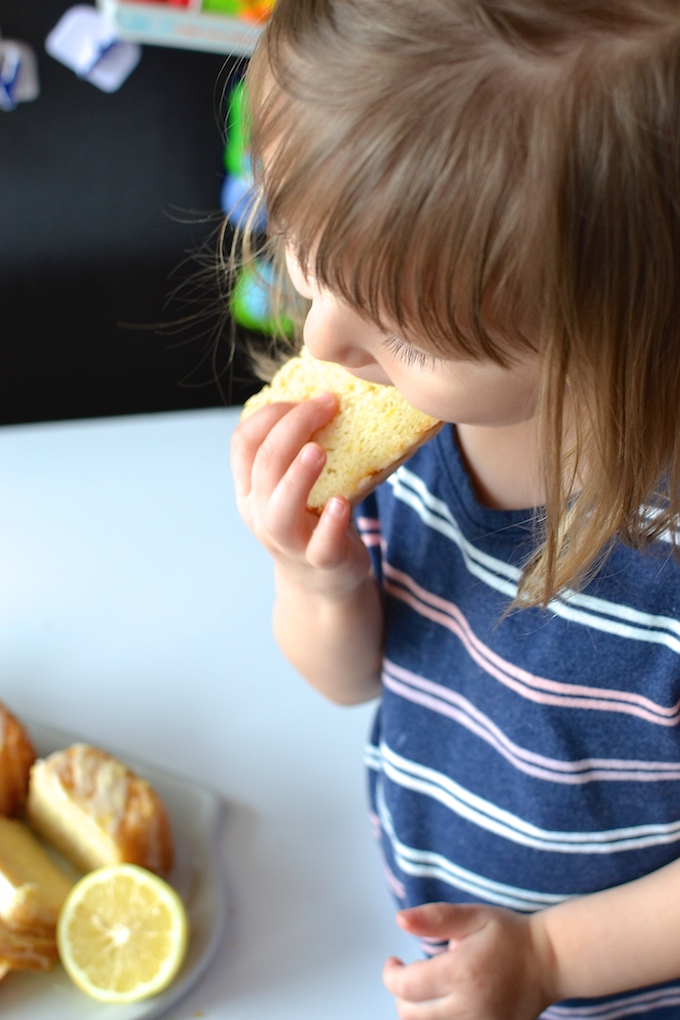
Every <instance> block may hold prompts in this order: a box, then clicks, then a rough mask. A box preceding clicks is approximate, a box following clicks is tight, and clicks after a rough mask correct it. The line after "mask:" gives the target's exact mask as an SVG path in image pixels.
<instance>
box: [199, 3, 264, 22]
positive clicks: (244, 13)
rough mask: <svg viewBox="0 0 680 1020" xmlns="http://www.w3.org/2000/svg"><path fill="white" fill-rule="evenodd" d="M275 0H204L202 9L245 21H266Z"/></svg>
mask: <svg viewBox="0 0 680 1020" xmlns="http://www.w3.org/2000/svg"><path fill="white" fill-rule="evenodd" d="M273 6H274V0H203V6H202V8H201V9H202V10H203V11H205V12H206V14H207V13H211V14H227V15H229V16H230V17H232V18H241V19H242V20H243V21H264V20H265V18H267V17H268V16H269V14H270V12H271V9H272V7H273Z"/></svg>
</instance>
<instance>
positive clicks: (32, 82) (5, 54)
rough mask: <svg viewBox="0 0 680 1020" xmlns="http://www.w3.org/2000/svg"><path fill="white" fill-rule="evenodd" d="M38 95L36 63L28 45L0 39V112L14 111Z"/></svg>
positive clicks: (14, 40) (13, 40)
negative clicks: (20, 104) (19, 105)
mask: <svg viewBox="0 0 680 1020" xmlns="http://www.w3.org/2000/svg"><path fill="white" fill-rule="evenodd" d="M39 95H40V85H39V82H38V62H37V60H36V56H35V53H34V51H33V50H32V48H31V47H30V46H29V45H28V43H24V42H17V40H16V39H0V110H6V111H9V110H14V109H16V107H17V105H18V104H19V103H28V102H31V101H32V100H33V99H37V98H38V96H39Z"/></svg>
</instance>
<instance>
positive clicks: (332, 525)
mask: <svg viewBox="0 0 680 1020" xmlns="http://www.w3.org/2000/svg"><path fill="white" fill-rule="evenodd" d="M351 517H352V509H351V507H350V505H349V503H348V501H347V500H346V499H345V498H344V497H342V496H334V497H333V498H332V499H331V500H329V502H328V503H327V505H326V507H325V508H324V511H323V513H322V514H321V517H320V518H319V523H318V525H317V526H316V528H315V529H314V533H313V534H312V536H311V538H310V540H309V545H308V546H307V561H308V562H309V563H310V564H311V566H313V567H320V568H321V569H331V568H333V567H338V566H340V564H341V563H342V562H343V561H344V560H345V558H346V555H347V529H348V527H349V524H350V520H351ZM362 548H363V546H362Z"/></svg>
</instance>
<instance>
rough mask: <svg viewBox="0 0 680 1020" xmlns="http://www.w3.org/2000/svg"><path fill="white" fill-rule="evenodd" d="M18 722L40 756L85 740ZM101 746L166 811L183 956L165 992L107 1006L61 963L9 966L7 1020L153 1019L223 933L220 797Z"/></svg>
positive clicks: (0, 993) (3, 999) (0, 989)
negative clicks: (182, 910)
mask: <svg viewBox="0 0 680 1020" xmlns="http://www.w3.org/2000/svg"><path fill="white" fill-rule="evenodd" d="M24 722H25V725H26V728H27V729H28V731H29V733H30V735H31V738H32V740H33V742H34V744H35V746H36V750H37V752H38V754H39V755H41V756H44V755H47V754H49V753H50V752H51V751H56V750H59V749H60V748H62V747H67V746H68V745H69V744H72V743H75V742H76V741H78V740H83V739H85V738H83V737H80V736H76V735H74V734H70V733H65V732H64V731H62V730H57V729H54V728H52V727H51V726H46V725H45V724H44V723H40V722H37V721H31V720H30V719H25V720H24ZM105 750H108V751H110V753H112V754H116V755H117V757H120V758H122V760H124V761H125V763H126V764H127V765H129V766H130V767H131V768H132V769H134V770H135V771H136V772H138V774H139V775H140V776H142V777H143V778H144V779H148V780H149V782H150V783H151V785H152V786H153V787H155V789H156V790H157V791H158V793H159V794H160V796H161V797H162V798H163V801H164V803H165V806H166V808H167V810H168V814H169V815H170V822H171V825H172V829H173V834H174V839H175V867H174V869H173V872H172V874H171V875H170V882H171V884H172V885H173V886H174V887H175V889H176V890H177V892H178V893H179V894H180V896H181V897H182V899H183V901H184V904H185V906H186V908H187V913H188V915H189V924H190V926H191V935H190V940H189V948H188V952H187V956H186V960H185V961H184V964H183V966H182V970H181V972H180V975H179V977H178V978H177V979H176V980H175V981H174V982H173V983H172V985H171V986H170V987H169V988H168V989H167V991H165V992H162V993H161V994H160V995H157V996H154V998H152V999H147V1000H146V1001H144V1002H138V1003H133V1004H132V1005H129V1006H110V1005H106V1004H104V1003H99V1002H97V1001H96V1000H95V999H90V998H89V997H88V996H86V995H84V994H83V993H82V992H80V991H78V989H77V988H76V987H75V985H73V984H72V983H71V981H70V979H69V978H68V977H67V976H66V974H65V973H64V971H63V970H62V968H61V967H60V966H57V967H56V968H55V970H54V971H52V972H50V973H49V974H35V973H25V972H15V973H10V974H8V975H7V977H6V978H5V979H4V981H2V982H1V983H0V1013H1V1014H2V1016H3V1017H7V1018H8V1020H67V1018H68V1020H142V1018H143V1020H152V1018H153V1017H158V1016H160V1015H161V1014H162V1013H164V1012H166V1010H169V1009H170V1007H171V1006H172V1005H174V1003H175V1002H177V1000H178V999H180V998H181V997H182V996H183V995H185V994H186V993H187V992H188V991H189V989H190V988H191V987H192V986H193V985H194V984H195V983H196V982H197V981H198V979H199V978H200V977H201V975H202V974H203V972H204V971H205V970H206V968H207V967H208V965H209V963H210V961H211V960H212V958H213V956H214V955H215V952H216V951H217V948H218V946H219V944H220V942H221V940H222V935H223V930H224V921H225V917H226V895H225V883H224V878H223V873H222V869H221V867H220V858H219V847H218V837H219V834H220V829H221V825H222V816H223V810H224V805H223V802H222V800H221V799H220V797H219V796H218V795H217V794H216V793H213V792H212V791H211V790H208V789H206V788H204V787H201V786H196V785H194V784H193V783H190V782H187V781H186V780H185V779H180V778H179V777H177V776H173V775H170V774H169V773H167V772H164V771H162V770H161V769H157V768H155V767H154V766H153V765H149V764H147V763H146V762H140V761H138V760H136V759H131V758H130V757H129V756H128V755H120V754H119V753H118V752H116V751H115V750H113V749H112V748H105Z"/></svg>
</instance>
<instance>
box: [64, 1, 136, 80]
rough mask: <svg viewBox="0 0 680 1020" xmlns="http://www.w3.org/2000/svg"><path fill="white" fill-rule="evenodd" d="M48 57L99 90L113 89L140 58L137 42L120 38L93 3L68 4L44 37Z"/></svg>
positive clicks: (127, 74)
mask: <svg viewBox="0 0 680 1020" xmlns="http://www.w3.org/2000/svg"><path fill="white" fill-rule="evenodd" d="M45 49H46V50H47V52H48V53H49V55H50V56H51V57H54V59H55V60H58V61H59V62H60V63H62V64H65V65H66V67H69V68H70V69H71V70H72V71H75V73H76V74H77V75H78V77H79V78H84V79H85V80H86V81H89V82H91V83H92V85H96V86H97V88H99V89H101V90H102V91H103V92H115V91H116V90H117V89H119V88H120V86H121V85H122V84H123V82H124V81H125V80H126V78H127V77H128V76H129V75H130V74H131V73H132V71H133V70H134V69H135V67H136V66H137V64H138V63H139V61H140V58H141V55H142V50H141V47H140V46H139V45H138V44H137V43H132V42H122V41H121V40H119V39H117V38H116V35H115V33H114V31H113V29H112V28H111V26H110V25H109V23H108V21H107V19H106V18H105V17H104V15H103V14H101V12H99V11H98V10H96V9H95V8H94V7H89V6H87V5H86V4H78V5H76V6H75V7H71V8H69V10H67V11H66V13H65V14H64V15H63V16H62V17H61V18H60V20H59V21H58V22H57V24H56V25H55V27H54V28H53V29H52V31H51V32H50V34H49V35H48V36H47V39H46V40H45Z"/></svg>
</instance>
